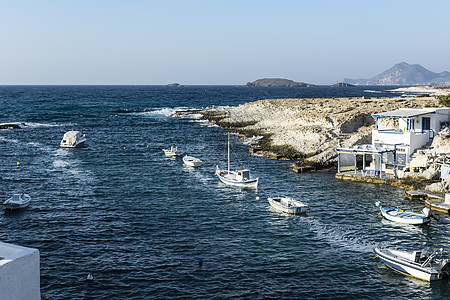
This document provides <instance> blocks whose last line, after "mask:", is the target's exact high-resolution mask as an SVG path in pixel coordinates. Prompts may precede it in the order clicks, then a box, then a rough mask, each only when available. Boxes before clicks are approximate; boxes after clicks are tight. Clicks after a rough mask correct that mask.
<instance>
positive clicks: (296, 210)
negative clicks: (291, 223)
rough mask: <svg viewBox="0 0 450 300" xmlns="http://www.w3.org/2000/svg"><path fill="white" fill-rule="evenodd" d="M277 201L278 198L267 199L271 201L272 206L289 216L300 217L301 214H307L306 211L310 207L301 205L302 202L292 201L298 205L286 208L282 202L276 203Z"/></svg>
mask: <svg viewBox="0 0 450 300" xmlns="http://www.w3.org/2000/svg"><path fill="white" fill-rule="evenodd" d="M275 199H277V198H271V197H269V198H267V200H268V201H269V203H270V205H271V206H272V207H273V208H274V209H276V210H279V211H282V212H284V213H287V214H293V215H299V214H303V213H306V211H307V210H308V206H307V205H305V204H303V203H301V202H300V201H296V200H290V201H291V202H296V203H297V204H296V205H295V206H290V207H289V206H286V205H283V204H282V203H281V202H279V201H276V200H275ZM278 199H279V198H278Z"/></svg>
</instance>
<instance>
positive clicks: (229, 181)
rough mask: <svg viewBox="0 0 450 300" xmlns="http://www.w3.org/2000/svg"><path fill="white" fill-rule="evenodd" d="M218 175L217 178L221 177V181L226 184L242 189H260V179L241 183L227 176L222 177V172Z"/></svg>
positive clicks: (217, 173)
mask: <svg viewBox="0 0 450 300" xmlns="http://www.w3.org/2000/svg"><path fill="white" fill-rule="evenodd" d="M216 175H217V177H219V180H220V181H221V182H222V183H224V184H228V185H234V186H242V187H252V188H256V187H258V181H259V178H256V179H249V180H242V181H240V180H235V179H232V178H227V177H226V176H222V175H220V172H216Z"/></svg>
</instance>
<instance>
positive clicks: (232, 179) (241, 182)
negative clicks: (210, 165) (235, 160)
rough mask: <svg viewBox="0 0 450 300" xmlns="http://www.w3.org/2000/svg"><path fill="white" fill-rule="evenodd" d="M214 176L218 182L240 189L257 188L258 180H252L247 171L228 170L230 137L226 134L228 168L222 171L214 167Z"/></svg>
mask: <svg viewBox="0 0 450 300" xmlns="http://www.w3.org/2000/svg"><path fill="white" fill-rule="evenodd" d="M216 175H217V177H219V180H220V181H221V182H223V183H225V184H228V185H235V186H242V187H254V188H256V187H258V181H259V178H252V177H251V176H250V170H249V169H243V170H236V171H231V170H230V135H229V134H228V168H227V170H222V169H220V168H219V166H216Z"/></svg>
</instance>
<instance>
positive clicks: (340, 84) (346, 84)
mask: <svg viewBox="0 0 450 300" xmlns="http://www.w3.org/2000/svg"><path fill="white" fill-rule="evenodd" d="M332 86H339V87H341V86H343V87H349V86H354V85H353V84H350V83H345V82H338V83H335V84H333V85H332Z"/></svg>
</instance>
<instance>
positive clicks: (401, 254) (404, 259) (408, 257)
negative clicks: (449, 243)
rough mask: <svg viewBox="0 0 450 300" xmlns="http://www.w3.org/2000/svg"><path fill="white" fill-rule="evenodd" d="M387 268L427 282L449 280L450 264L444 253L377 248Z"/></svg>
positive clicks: (377, 253) (441, 251)
mask: <svg viewBox="0 0 450 300" xmlns="http://www.w3.org/2000/svg"><path fill="white" fill-rule="evenodd" d="M373 251H374V252H375V254H376V257H378V258H379V259H380V260H381V261H382V262H383V263H384V264H385V265H386V266H388V267H389V268H391V269H393V270H394V271H396V272H399V273H401V274H403V275H407V276H412V277H415V278H419V279H422V280H426V281H432V280H439V279H444V278H448V277H449V274H450V264H449V260H448V259H447V258H444V257H443V256H444V251H443V249H441V250H440V251H439V252H434V253H428V251H426V250H425V251H413V252H407V251H400V250H394V249H384V248H382V247H377V248H375V249H374V250H373Z"/></svg>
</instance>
